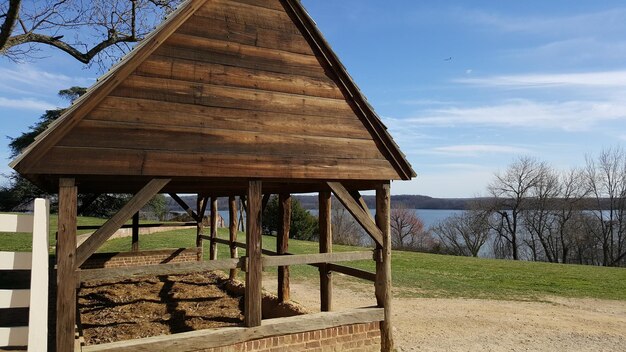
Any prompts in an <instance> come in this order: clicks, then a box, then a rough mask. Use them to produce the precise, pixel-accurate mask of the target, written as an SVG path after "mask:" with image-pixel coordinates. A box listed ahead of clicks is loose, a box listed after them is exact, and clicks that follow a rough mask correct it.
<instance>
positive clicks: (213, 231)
mask: <svg viewBox="0 0 626 352" xmlns="http://www.w3.org/2000/svg"><path fill="white" fill-rule="evenodd" d="M216 238H217V198H215V197H211V251H210V254H209V255H210V256H209V259H211V260H217V242H215V239H216Z"/></svg>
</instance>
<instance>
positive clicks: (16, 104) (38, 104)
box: [0, 97, 56, 111]
mask: <svg viewBox="0 0 626 352" xmlns="http://www.w3.org/2000/svg"><path fill="white" fill-rule="evenodd" d="M0 107H3V108H9V109H20V110H38V111H42V110H52V109H56V106H54V105H53V104H50V103H48V102H45V101H41V100H36V99H29V98H22V99H7V98H3V97H0Z"/></svg>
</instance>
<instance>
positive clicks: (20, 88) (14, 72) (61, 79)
mask: <svg viewBox="0 0 626 352" xmlns="http://www.w3.org/2000/svg"><path fill="white" fill-rule="evenodd" d="M0 77H2V81H3V82H2V83H3V84H2V85H1V86H0V91H4V92H9V93H25V92H28V93H29V94H30V95H36V93H37V92H42V93H43V92H45V93H46V95H49V93H48V92H49V91H50V90H53V91H54V93H55V94H56V91H58V90H60V89H65V88H68V87H71V86H75V85H78V86H89V85H91V83H93V81H92V80H91V79H87V78H83V77H70V76H67V75H63V74H57V73H51V72H47V71H43V70H40V69H38V68H36V67H34V66H32V65H29V64H19V65H13V66H10V67H0Z"/></svg>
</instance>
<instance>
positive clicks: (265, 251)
mask: <svg viewBox="0 0 626 352" xmlns="http://www.w3.org/2000/svg"><path fill="white" fill-rule="evenodd" d="M201 237H202V238H203V239H210V237H207V236H201ZM205 237H206V238H205ZM214 241H215V242H216V243H221V244H225V245H227V246H230V245H231V243H230V241H229V240H226V239H223V238H215V239H214ZM232 244H233V245H234V246H235V247H237V248H243V249H245V248H246V244H245V243H243V242H233V243H232ZM261 253H263V254H265V255H278V253H276V252H274V251H271V250H269V249H261Z"/></svg>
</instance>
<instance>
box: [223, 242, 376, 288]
mask: <svg viewBox="0 0 626 352" xmlns="http://www.w3.org/2000/svg"><path fill="white" fill-rule="evenodd" d="M215 242H217V243H221V244H225V245H228V246H230V241H229V240H226V239H222V238H216V239H215ZM233 244H234V245H235V246H236V247H239V248H246V244H245V243H242V242H233ZM340 253H342V252H335V253H334V254H340ZM343 253H352V252H343ZM358 253H368V254H367V255H363V256H364V258H360V259H354V260H361V259H372V258H373V254H372V252H371V251H361V252H358ZM263 254H265V255H270V256H277V257H280V256H282V257H284V256H297V255H295V254H292V253H285V254H284V255H280V254H278V253H277V252H275V251H272V250H269V249H263ZM321 254H326V253H321ZM359 256H360V255H359ZM320 263H321V262H320ZM320 263H317V262H314V263H304V264H308V265H312V266H315V267H319V264H320ZM282 265H283V264H281V265H279V266H282ZM284 265H291V264H284ZM263 266H266V265H265V264H264V265H263ZM328 269H329V270H330V271H334V272H338V273H341V274H345V275H349V276H353V277H356V278H357V279H362V280H368V281H376V274H375V273H371V272H369V271H365V270H361V269H356V268H351V267H348V266H343V265H338V264H332V263H330V264H328Z"/></svg>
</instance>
